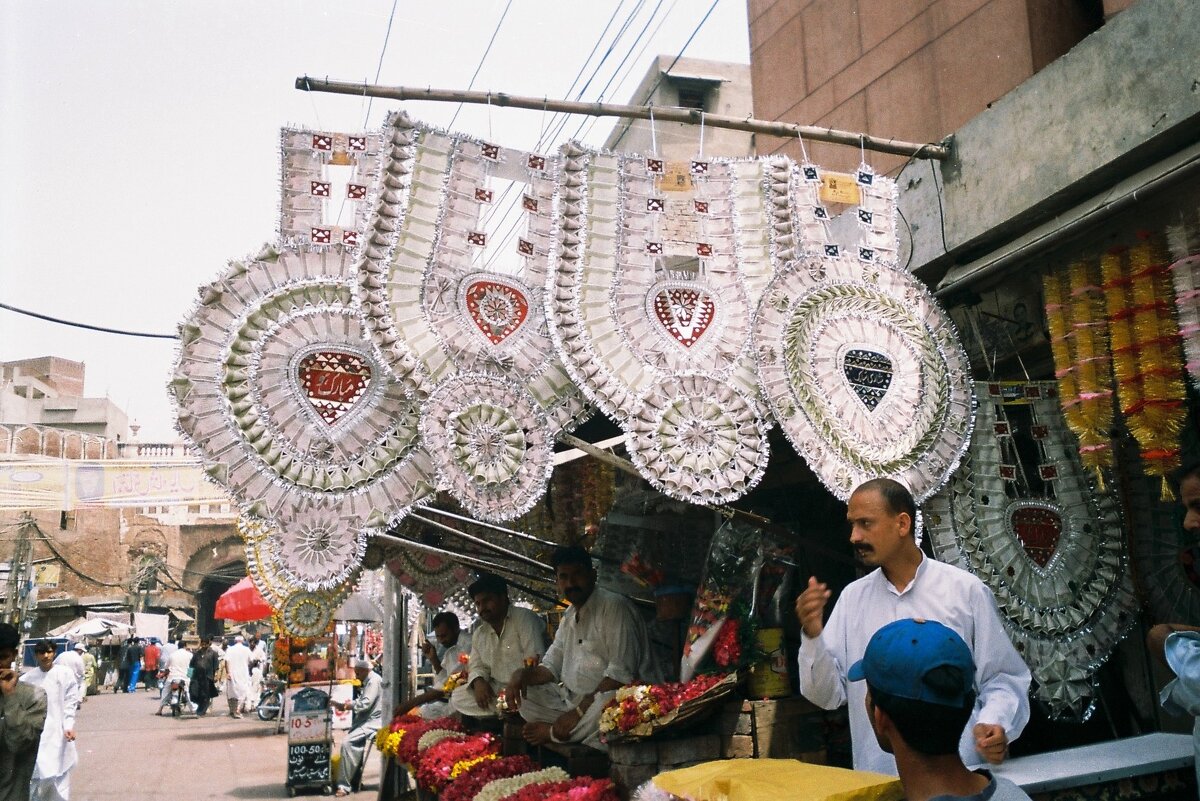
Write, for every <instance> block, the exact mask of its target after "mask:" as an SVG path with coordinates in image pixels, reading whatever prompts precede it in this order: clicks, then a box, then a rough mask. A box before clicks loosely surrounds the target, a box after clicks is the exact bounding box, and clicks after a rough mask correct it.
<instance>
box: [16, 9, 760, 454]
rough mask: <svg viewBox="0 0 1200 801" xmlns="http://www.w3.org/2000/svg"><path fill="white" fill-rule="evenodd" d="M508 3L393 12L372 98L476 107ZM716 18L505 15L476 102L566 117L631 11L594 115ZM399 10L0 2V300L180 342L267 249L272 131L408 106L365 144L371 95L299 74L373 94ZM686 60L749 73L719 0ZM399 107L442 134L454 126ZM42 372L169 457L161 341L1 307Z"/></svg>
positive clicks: (742, 19) (378, 104)
mask: <svg viewBox="0 0 1200 801" xmlns="http://www.w3.org/2000/svg"><path fill="white" fill-rule="evenodd" d="M506 4H507V0H470V1H469V0H442V2H404V0H398V1H397V3H396V12H395V20H394V22H393V25H392V32H391V38H390V41H389V42H388V46H387V52H386V55H385V57H384V60H383V66H382V72H381V73H380V77H379V83H381V84H385V85H410V86H434V87H438V88H466V86H467V84H468V82H469V81H470V79H471V75H472V73H474V72H475V69H476V67H477V65H478V64H479V59H480V57H481V56H482V54H483V52H484V49H485V48H486V46H487V42H488V39H489V38H490V37H491V36H492V33H493V31H494V30H495V27H496V23H497V21H498V20H499V19H500V16H501V13H502V12H503V11H504V9H505V6H506ZM709 6H710V2H709V0H665V1H664V2H659V0H623V1H620V2H619V1H618V0H558V2H552V1H551V0H514V1H513V2H512V5H511V8H510V10H509V12H508V15H507V18H506V19H505V20H504V23H503V25H502V26H501V28H500V31H499V34H498V36H497V37H496V41H495V44H494V45H493V47H492V51H491V54H490V55H489V56H488V58H487V61H486V62H485V63H484V66H483V69H482V70H481V71H480V73H479V77H478V79H477V80H476V82H475V88H476V89H478V90H493V91H505V92H509V93H511V94H526V95H533V96H548V97H550V98H562V97H564V96H566V92H567V89H568V87H569V86H570V84H571V81H572V80H573V79H574V77H575V75H576V73H577V72H579V70H580V67H581V66H582V65H583V62H584V59H585V57H586V56H587V54H588V52H589V51H590V50H591V49H592V46H593V45H594V44H595V42H596V41H597V38H598V37H599V36H600V33H601V31H602V30H603V29H604V26H605V24H606V23H607V22H608V20H609V18H610V17H611V16H612V14H613V11H614V10H615V9H619V10H620V12H619V13H618V14H617V22H616V23H615V24H614V25H613V27H612V28H611V29H610V30H609V33H608V34H607V36H606V38H605V40H604V44H603V45H602V46H601V48H600V50H599V52H598V54H597V56H596V57H594V58H593V59H592V62H591V66H589V68H588V69H587V70H586V71H585V72H584V76H585V78H586V77H587V76H588V75H590V74H591V72H592V68H593V67H594V66H595V64H596V62H597V61H599V58H600V54H602V53H603V52H604V51H605V49H607V47H608V46H609V44H610V43H611V41H612V40H613V38H614V35H615V33H616V31H617V29H618V28H619V27H620V25H621V23H622V22H623V21H624V20H625V19H626V17H627V16H628V15H629V14H630V13H631V12H633V11H634V10H635V9H637V11H638V13H637V15H636V17H635V18H634V20H633V22H632V23H631V24H630V25H629V30H628V31H627V32H626V34H625V35H624V37H623V38H622V39H621V40H620V41H619V42H618V43H617V45H616V47H615V48H614V50H613V54H612V55H611V56H609V59H608V61H607V62H605V63H604V65H603V66H602V67H601V68H600V71H599V72H598V74H597V76H596V78H595V80H594V81H593V83H592V86H591V87H590V88H589V89H588V91H587V93H586V94H585V95H584V98H583V99H584V100H596V99H598V95H599V91H600V89H601V88H602V87H603V86H604V84H605V83H607V82H608V80H609V78H610V77H612V76H613V75H614V74H616V75H617V76H618V80H615V81H614V82H613V85H612V87H610V89H609V90H608V93H607V94H606V95H605V97H604V98H603V99H605V100H609V101H612V102H625V101H626V100H628V98H629V95H630V94H631V93H632V92H633V90H634V88H635V87H636V86H637V83H638V81H639V80H640V79H641V77H642V75H643V74H644V73H645V71H646V70H647V69H648V67H649V65H650V62H651V59H652V58H653V57H654V56H656V55H658V54H660V53H662V54H667V55H671V56H674V55H675V54H677V53H678V52H679V51H680V49H681V48H682V47H683V45H684V42H685V41H686V40H687V38H688V36H689V35H691V33H692V31H693V29H694V28H695V27H696V24H697V23H698V22H699V21H700V18H701V17H702V16H703V15H704V13H705V11H707V10H708V8H709ZM391 9H392V2H391V0H336V2H335V0H325V1H324V2H318V0H252V1H251V2H246V0H239V1H238V2H231V1H230V0H209V2H203V3H184V2H168V1H167V0H161V1H160V2H150V0H141V1H139V0H72V1H71V2H66V1H65V0H39V1H38V2H31V1H29V0H0V302H3V303H6V304H9V305H12V306H17V307H19V308H24V309H29V310H33V311H37V312H41V313H44V314H49V315H51V316H54V317H60V318H65V319H68V320H73V321H79V322H84V323H89V324H92V325H100V326H106V327H111V328H120V329H126V330H134V331H146V332H153V333H174V331H175V326H176V325H177V324H178V323H179V322H180V321H181V319H182V318H183V316H184V315H185V314H186V313H187V312H188V310H189V309H190V306H191V303H192V300H193V298H194V297H195V292H196V289H197V288H198V287H199V286H200V285H201V284H204V283H207V282H208V281H211V280H212V279H214V278H215V277H216V276H217V275H218V274H219V273H220V271H221V270H222V268H223V266H224V264H225V263H226V262H227V261H228V260H230V259H234V258H240V257H243V256H245V255H247V254H249V253H250V252H252V251H254V250H257V248H258V247H259V246H260V245H261V244H262V243H263V242H266V241H270V240H272V239H273V238H274V232H275V225H276V206H277V201H278V172H279V157H278V156H279V153H278V147H279V128H280V127H282V126H284V125H289V124H294V125H299V126H302V127H308V128H321V129H325V130H334V131H360V130H364V128H377V127H378V126H379V125H380V124H382V122H383V118H384V116H385V115H386V113H387V112H388V111H391V110H393V109H395V108H397V107H399V106H400V104H399V103H397V102H395V101H387V100H375V101H374V102H373V104H372V107H371V111H370V119H369V120H368V121H367V122H366V124H365V125H364V120H366V112H367V109H366V102H365V101H363V100H362V99H361V98H353V97H346V96H338V95H330V94H318V93H307V92H301V91H297V90H296V89H294V88H293V82H294V80H295V79H296V77H298V76H300V75H304V74H309V75H312V76H314V77H315V76H320V77H324V76H328V77H329V78H330V79H334V80H345V81H362V80H369V81H373V80H374V76H375V72H376V68H377V65H378V63H379V57H380V52H381V49H382V47H383V41H384V34H385V31H386V29H387V22H388V15H389V12H390V11H391ZM656 9H657V10H658V16H657V17H655V18H654V21H653V22H652V23H651V24H650V26H649V28H648V29H647V34H646V36H645V37H644V38H643V39H641V41H639V42H638V43H637V45H636V46H634V47H633V48H632V54H631V55H630V56H629V60H628V61H627V63H626V64H625V66H624V67H622V68H621V70H620V72H618V71H617V64H618V63H619V62H620V61H621V60H622V59H623V58H625V56H626V54H627V52H629V50H630V46H631V45H632V44H633V42H634V40H635V39H636V38H637V35H638V33H639V32H640V31H641V30H642V27H643V25H644V24H645V23H646V21H647V19H649V18H650V16H651V13H652V12H653V11H655V10H656ZM668 12H669V16H667V14H668ZM664 17H665V20H666V21H665V23H664V24H662V26H661V27H658V32H657V34H656V35H653V36H651V34H652V33H653V32H654V31H655V28H656V27H657V26H658V23H659V21H660V20H662V19H664ZM647 43H648V45H647ZM643 45H647V46H646V47H645V49H644V50H643V49H642V47H643ZM639 52H640V55H638V54H639ZM685 55H686V56H688V57H693V58H710V59H716V60H722V61H740V62H743V63H745V62H747V61H748V60H749V48H748V41H747V27H746V2H745V0H720V2H719V3H718V4H717V7H716V10H715V11H714V12H713V14H712V16H710V17H709V19H708V21H707V22H706V23H705V25H704V27H703V28H701V30H700V32H699V33H698V34H697V35H696V37H695V39H694V40H693V42H692V43H691V45H690V46H689V47H688V49H687V52H686V53H685ZM626 70H628V73H627V75H626V77H625V79H624V80H623V81H621V80H620V76H621V75H623V74H626ZM404 106H405V107H406V108H407V109H409V111H410V113H412V114H413V115H414V116H415V117H417V118H418V119H421V120H423V121H426V122H430V123H433V124H437V125H443V126H444V125H448V124H449V122H450V119H451V117H452V116H453V114H454V111H455V107H454V106H453V105H448V104H434V103H415V102H409V103H405V104H404ZM613 122H614V121H613V120H610V119H602V120H600V121H599V122H598V123H597V124H596V125H595V126H594V128H592V130H591V133H590V135H589V136H588V137H587V139H588V141H589V142H593V143H596V144H599V143H600V142H602V141H603V139H604V136H605V135H606V134H607V132H608V131H609V130H610V129H611V127H612V125H613ZM489 124H490V132H489ZM542 124H543V119H542V114H541V113H540V112H536V111H521V110H515V109H507V110H506V109H494V110H492V111H491V112H490V115H489V112H488V110H487V108H486V107H469V106H468V107H464V108H463V110H462V112H461V113H460V114H459V116H458V119H457V121H456V122H455V125H454V127H455V129H456V130H460V131H464V132H467V133H470V134H473V135H476V136H481V137H488V136H490V137H491V138H494V139H495V140H496V141H498V142H500V143H502V144H505V145H508V146H511V147H532V146H533V143H534V142H535V141H536V140H537V138H538V135H539V133H540V132H541V129H542ZM578 126H579V121H572V122H571V123H570V124H568V125H567V127H566V129H565V132H566V134H572V133H574V132H575V130H576V129H577V128H578ZM562 138H565V136H564V137H562ZM557 144H558V142H557V141H556V142H554V146H557ZM43 355H56V356H62V357H65V358H68V359H76V360H79V361H83V362H85V363H86V364H87V384H86V387H85V392H86V394H88V395H93V396H104V395H107V396H109V397H110V398H111V399H112V400H113V402H114V403H116V404H117V405H118V406H120V407H121V408H123V409H124V410H125V411H126V412H127V413H128V414H129V416H130V419H131V420H136V421H137V422H138V423H140V424H141V425H142V430H141V433H140V435H139V439H140V440H142V441H144V442H154V441H157V442H162V441H173V440H174V439H176V435H175V432H174V430H173V422H172V412H171V407H170V404H169V402H168V400H167V395H166V390H165V384H166V381H167V377H168V375H169V372H170V368H171V365H172V362H173V360H174V343H173V342H170V341H167V340H149V339H138V338H133V337H125V336H116V335H112V334H105V333H99V332H91V331H85V330H82V329H77V328H70V327H67V326H62V325H57V324H52V323H47V322H42V321H39V320H34V319H32V318H29V317H25V316H22V315H17V314H14V313H12V312H9V311H5V310H0V360H4V361H7V360H11V359H22V358H27V357H34V356H43Z"/></svg>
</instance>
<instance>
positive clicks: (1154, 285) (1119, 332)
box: [1100, 236, 1187, 500]
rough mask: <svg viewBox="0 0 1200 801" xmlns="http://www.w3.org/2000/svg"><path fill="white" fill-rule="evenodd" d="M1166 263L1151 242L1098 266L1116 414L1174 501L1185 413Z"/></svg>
mask: <svg viewBox="0 0 1200 801" xmlns="http://www.w3.org/2000/svg"><path fill="white" fill-rule="evenodd" d="M1168 263H1169V257H1168V254H1167V249H1166V244H1165V243H1164V242H1163V241H1162V240H1161V238H1159V237H1150V236H1147V237H1143V239H1142V241H1141V242H1139V243H1138V244H1137V245H1135V246H1134V247H1133V248H1130V249H1124V248H1121V249H1115V250H1113V251H1110V252H1109V253H1107V254H1105V255H1104V256H1103V257H1102V258H1101V260H1100V265H1101V271H1102V273H1103V277H1104V291H1105V299H1106V303H1107V309H1108V329H1109V338H1110V341H1111V343H1112V356H1113V372H1114V373H1115V375H1116V378H1117V395H1118V399H1119V401H1120V406H1121V412H1122V413H1123V414H1124V415H1125V420H1126V425H1128V427H1129V431H1130V433H1131V434H1133V437H1134V439H1136V440H1137V443H1138V447H1139V448H1140V450H1141V455H1142V461H1143V462H1144V463H1145V470H1146V474H1147V475H1151V476H1158V477H1159V479H1160V481H1161V493H1160V495H1161V497H1162V499H1163V500H1173V499H1174V495H1173V493H1172V492H1171V489H1170V486H1169V484H1168V483H1167V476H1168V475H1170V473H1171V471H1172V470H1174V469H1175V468H1177V467H1178V466H1179V453H1180V449H1179V434H1180V431H1181V430H1182V429H1183V425H1184V423H1185V420H1186V415H1187V410H1186V406H1185V397H1186V389H1185V387H1184V383H1183V375H1182V372H1181V369H1180V368H1181V366H1182V365H1183V354H1182V352H1181V350H1180V338H1179V326H1178V324H1177V322H1176V320H1175V314H1174V308H1173V306H1172V303H1171V297H1172V292H1171V284H1170V280H1171V279H1170V275H1169V273H1168Z"/></svg>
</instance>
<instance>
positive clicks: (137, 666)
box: [125, 637, 145, 693]
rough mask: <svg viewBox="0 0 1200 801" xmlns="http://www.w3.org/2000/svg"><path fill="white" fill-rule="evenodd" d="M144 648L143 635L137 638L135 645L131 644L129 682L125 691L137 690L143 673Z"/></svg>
mask: <svg viewBox="0 0 1200 801" xmlns="http://www.w3.org/2000/svg"><path fill="white" fill-rule="evenodd" d="M144 650H145V649H144V647H143V646H142V638H141V637H138V638H137V639H135V640H134V641H133V645H131V646H129V654H128V656H129V684H128V685H127V686H126V689H125V692H130V693H133V692H137V685H138V679H139V678H141V675H142V654H143V653H144Z"/></svg>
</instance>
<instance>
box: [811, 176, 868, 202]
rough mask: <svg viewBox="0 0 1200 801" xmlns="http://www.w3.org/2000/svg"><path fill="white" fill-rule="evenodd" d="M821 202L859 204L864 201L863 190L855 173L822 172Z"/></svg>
mask: <svg viewBox="0 0 1200 801" xmlns="http://www.w3.org/2000/svg"><path fill="white" fill-rule="evenodd" d="M821 202H823V203H848V204H850V205H852V206H857V205H858V204H859V203H861V202H862V190H861V189H859V186H858V183H857V182H856V181H855V180H854V176H853V175H846V174H845V173H841V172H827V173H822V175H821Z"/></svg>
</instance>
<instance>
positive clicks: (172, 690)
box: [158, 679, 191, 718]
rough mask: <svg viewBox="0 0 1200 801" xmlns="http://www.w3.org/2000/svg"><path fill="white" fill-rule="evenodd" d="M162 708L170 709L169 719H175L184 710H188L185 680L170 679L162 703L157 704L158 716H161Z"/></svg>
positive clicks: (188, 703) (188, 701)
mask: <svg viewBox="0 0 1200 801" xmlns="http://www.w3.org/2000/svg"><path fill="white" fill-rule="evenodd" d="M164 706H169V707H171V717H175V718H177V717H180V716H181V715H182V714H183V711H184V710H185V709H189V708H190V706H191V702H190V700H189V698H188V687H187V679H171V681H170V684H168V686H167V693H166V695H164V696H163V700H162V703H161V704H159V707H158V714H160V715H161V714H162V709H163V707H164Z"/></svg>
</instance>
